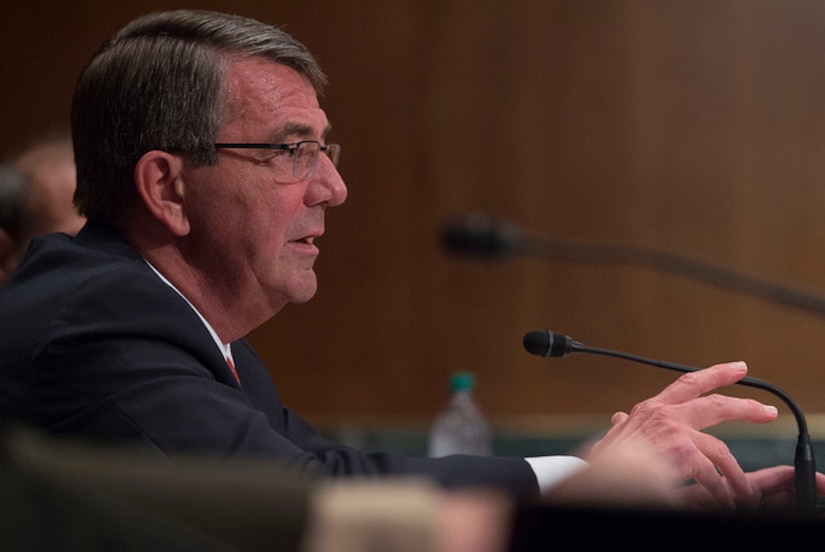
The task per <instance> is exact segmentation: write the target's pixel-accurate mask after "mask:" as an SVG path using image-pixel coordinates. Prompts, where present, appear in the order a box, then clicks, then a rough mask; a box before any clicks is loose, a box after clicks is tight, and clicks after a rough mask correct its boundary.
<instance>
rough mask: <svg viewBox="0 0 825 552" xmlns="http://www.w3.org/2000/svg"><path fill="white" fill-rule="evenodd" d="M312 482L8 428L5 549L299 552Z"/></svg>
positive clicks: (259, 468) (248, 465)
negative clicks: (174, 459)
mask: <svg viewBox="0 0 825 552" xmlns="http://www.w3.org/2000/svg"><path fill="white" fill-rule="evenodd" d="M313 486H314V484H313V482H312V480H310V479H309V478H308V477H307V476H306V475H303V476H299V475H297V474H294V473H291V472H289V471H288V470H286V469H281V468H280V466H278V465H273V463H272V462H268V463H267V464H266V465H264V464H262V463H256V462H245V461H237V460H232V461H231V463H230V462H229V461H226V460H223V459H214V460H213V459H194V458H182V459H180V460H179V461H177V460H176V461H175V462H174V463H172V462H169V461H168V460H166V459H163V458H160V457H155V456H148V455H147V454H146V452H145V451H132V450H130V449H126V450H124V449H122V448H112V449H109V448H103V447H98V446H86V445H82V444H78V443H75V442H62V441H57V440H54V439H53V438H50V437H44V436H40V435H38V434H36V433H33V432H29V431H28V430H19V429H13V430H7V431H6V432H5V435H4V436H3V441H2V456H1V457H0V489H2V490H0V508H2V511H3V516H0V550H61V551H75V550H77V551H84V552H87V551H96V550H107V551H111V550H118V551H121V550H123V551H131V550H152V551H154V552H156V551H159V550H164V551H179V550H199V551H202V550H271V551H280V550H284V551H294V550H300V549H301V540H302V539H303V536H304V532H305V529H306V519H307V510H308V507H309V506H308V502H309V496H310V490H311V489H312V488H313Z"/></svg>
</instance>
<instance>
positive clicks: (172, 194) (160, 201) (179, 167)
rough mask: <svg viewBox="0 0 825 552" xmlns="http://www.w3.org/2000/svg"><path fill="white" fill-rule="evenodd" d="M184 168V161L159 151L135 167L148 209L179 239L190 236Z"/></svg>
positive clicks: (150, 152) (137, 184)
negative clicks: (179, 237)
mask: <svg viewBox="0 0 825 552" xmlns="http://www.w3.org/2000/svg"><path fill="white" fill-rule="evenodd" d="M183 167H184V161H183V158H181V157H180V156H178V155H173V154H171V153H168V152H165V151H159V150H152V151H148V152H146V153H144V154H143V156H142V157H141V158H140V159H139V160H138V162H137V165H135V187H136V188H137V192H138V194H139V195H140V197H141V199H143V203H144V205H145V206H146V209H148V211H149V212H150V213H152V215H153V216H154V217H155V218H156V219H157V220H158V221H160V222H161V223H163V224H164V226H166V227H167V228H168V229H169V231H170V232H172V234H174V235H175V236H185V235H187V234H188V233H189V219H188V217H187V214H186V201H185V192H186V186H185V185H184V181H183Z"/></svg>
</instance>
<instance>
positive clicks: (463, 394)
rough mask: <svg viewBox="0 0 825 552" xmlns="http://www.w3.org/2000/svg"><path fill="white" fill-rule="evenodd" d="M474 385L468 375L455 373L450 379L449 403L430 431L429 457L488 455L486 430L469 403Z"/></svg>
mask: <svg viewBox="0 0 825 552" xmlns="http://www.w3.org/2000/svg"><path fill="white" fill-rule="evenodd" d="M474 386H475V377H474V376H473V374H471V373H470V372H456V373H455V374H453V375H452V377H451V378H450V389H451V391H452V395H451V397H450V402H449V404H448V406H447V409H446V410H444V411H443V412H441V413H440V414H439V415H438V416H437V417H436V419H435V421H434V422H433V425H432V428H431V430H430V439H429V455H430V456H432V457H440V456H448V455H450V454H475V455H480V456H489V455H491V454H492V452H493V447H492V441H491V438H490V427H489V426H488V425H487V421H486V420H485V419H484V415H483V414H482V413H481V411H480V410H479V408H478V406H477V405H476V403H475V401H473V387H474Z"/></svg>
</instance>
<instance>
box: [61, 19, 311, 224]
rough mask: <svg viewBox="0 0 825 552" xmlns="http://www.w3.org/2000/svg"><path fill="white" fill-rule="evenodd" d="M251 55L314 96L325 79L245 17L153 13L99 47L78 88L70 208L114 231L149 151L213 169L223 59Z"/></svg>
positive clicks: (274, 34) (291, 45)
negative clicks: (285, 72) (302, 82)
mask: <svg viewBox="0 0 825 552" xmlns="http://www.w3.org/2000/svg"><path fill="white" fill-rule="evenodd" d="M234 56H240V57H252V56H258V57H263V58H265V59H269V60H271V61H273V62H275V63H280V64H282V65H286V66H288V67H291V68H292V69H295V70H296V71H297V72H298V73H300V74H301V75H303V76H304V77H305V78H306V79H307V81H308V82H309V83H310V85H311V86H312V87H313V88H314V89H315V92H316V93H317V94H318V95H319V96H320V95H321V94H322V93H323V89H324V87H325V85H326V76H325V75H324V73H323V71H322V70H321V68H320V67H319V66H318V64H317V63H316V61H315V59H314V58H313V57H312V55H311V54H310V52H309V51H308V50H307V49H306V48H305V47H304V46H303V45H302V44H301V43H300V42H298V41H297V40H295V39H294V38H293V37H291V36H290V35H289V34H287V33H286V32H284V31H282V30H280V29H277V28H275V27H273V26H271V25H268V24H265V23H261V22H260V21H256V20H254V19H250V18H247V17H241V16H235V15H227V14H222V13H217V12H210V11H203V10H176V11H168V12H157V13H151V14H148V15H145V16H142V17H139V18H137V19H135V20H133V21H132V22H130V23H128V24H127V25H126V26H125V27H123V28H122V29H121V30H120V31H119V32H118V33H117V34H116V35H115V36H114V37H113V38H112V39H110V40H109V41H107V42H106V43H104V44H103V46H102V47H101V48H100V49H99V50H98V51H97V53H95V55H94V56H93V57H92V60H91V61H90V63H89V64H88V65H87V67H86V69H85V70H84V71H83V73H82V74H81V76H80V79H79V80H78V83H77V87H76V89H75V94H74V99H73V102H72V137H73V141H74V148H75V162H76V165H77V191H76V192H75V204H76V205H77V207H78V210H79V211H80V213H81V214H84V215H86V216H87V217H89V218H95V219H98V220H104V221H108V222H110V223H116V222H117V221H118V219H119V218H120V216H121V215H122V214H123V213H124V212H125V211H126V210H127V209H128V208H129V207H130V206H131V205H133V204H134V202H135V201H136V198H137V192H136V190H135V188H134V179H133V172H134V168H135V165H136V163H137V161H138V160H139V159H140V157H141V156H142V155H143V154H144V153H146V152H147V151H151V150H164V151H174V152H182V153H186V154H187V156H188V158H189V159H190V161H191V162H192V163H194V164H195V165H210V164H214V163H216V162H217V154H216V153H215V149H214V146H213V144H214V142H215V141H216V137H217V132H218V130H219V129H220V126H221V124H222V122H223V116H224V112H225V107H226V106H225V105H224V95H223V84H224V76H225V74H226V69H227V67H228V64H229V59H230V57H234Z"/></svg>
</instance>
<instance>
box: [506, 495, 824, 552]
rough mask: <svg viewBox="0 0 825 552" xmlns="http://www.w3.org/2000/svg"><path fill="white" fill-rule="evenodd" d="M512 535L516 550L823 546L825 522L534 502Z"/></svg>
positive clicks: (790, 515) (517, 518) (516, 520)
mask: <svg viewBox="0 0 825 552" xmlns="http://www.w3.org/2000/svg"><path fill="white" fill-rule="evenodd" d="M510 536H511V537H510V543H509V546H508V548H507V550H509V551H511V552H534V551H535V552H539V551H542V552H546V551H548V550H633V551H634V552H643V551H646V550H651V551H652V550H656V551H661V550H667V551H668V552H679V551H686V552H687V551H690V552H696V551H697V550H725V551H734V550H748V551H749V552H753V551H755V550H771V551H778V550H814V549H816V550H819V549H821V547H822V545H823V543H825V522H823V520H821V519H811V518H803V517H799V516H796V515H794V512H792V511H760V512H748V513H707V512H686V511H677V510H668V509H646V508H612V507H605V508H600V507H587V506H578V505H577V506H561V505H550V504H534V505H524V506H522V507H520V508H518V509H517V510H516V512H515V514H514V517H513V521H512V530H511V533H510Z"/></svg>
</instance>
